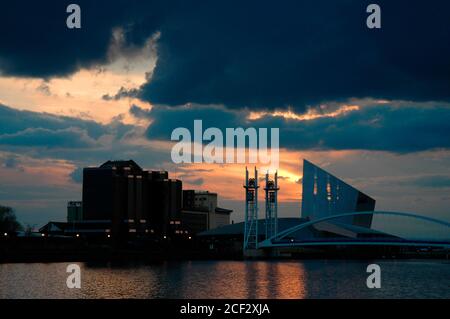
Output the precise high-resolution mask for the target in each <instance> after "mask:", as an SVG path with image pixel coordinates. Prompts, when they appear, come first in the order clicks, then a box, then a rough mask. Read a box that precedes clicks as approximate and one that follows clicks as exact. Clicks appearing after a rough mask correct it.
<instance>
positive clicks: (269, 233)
mask: <svg viewBox="0 0 450 319" xmlns="http://www.w3.org/2000/svg"><path fill="white" fill-rule="evenodd" d="M279 189H280V188H279V187H278V172H275V176H274V179H270V177H269V173H268V172H267V173H266V186H265V187H264V191H265V195H266V196H265V199H266V220H265V224H266V238H272V237H274V236H276V235H277V233H278V190H279Z"/></svg>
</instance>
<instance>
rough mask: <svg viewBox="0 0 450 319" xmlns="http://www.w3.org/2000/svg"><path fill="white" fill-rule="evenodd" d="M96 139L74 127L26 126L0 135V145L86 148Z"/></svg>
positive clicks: (94, 142) (93, 144)
mask: <svg viewBox="0 0 450 319" xmlns="http://www.w3.org/2000/svg"><path fill="white" fill-rule="evenodd" d="M96 144H97V143H96V141H95V140H93V139H92V138H90V137H89V136H88V135H87V133H86V131H83V130H80V129H79V128H76V127H70V128H67V129H62V130H49V129H45V128H28V129H26V130H23V131H20V132H18V133H14V134H3V135H0V145H13V146H33V147H48V148H54V147H57V148H87V147H95V146H96Z"/></svg>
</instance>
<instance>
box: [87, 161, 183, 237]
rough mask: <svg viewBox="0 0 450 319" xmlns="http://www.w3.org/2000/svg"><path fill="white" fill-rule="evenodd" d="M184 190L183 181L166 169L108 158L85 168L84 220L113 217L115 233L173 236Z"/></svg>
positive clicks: (112, 231)
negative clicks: (101, 162) (169, 174)
mask: <svg viewBox="0 0 450 319" xmlns="http://www.w3.org/2000/svg"><path fill="white" fill-rule="evenodd" d="M181 192H182V183H181V181H180V180H176V179H169V178H168V173H167V172H166V171H146V170H143V169H142V168H141V167H140V166H139V165H138V164H136V162H134V161H132V160H129V161H108V162H106V163H104V164H102V165H100V166H99V167H89V168H85V169H84V170H83V220H84V221H101V220H111V221H112V229H111V233H112V234H113V235H121V236H124V235H126V234H136V235H139V234H145V233H154V234H162V235H169V233H170V231H171V229H170V228H171V226H170V225H180V223H179V221H180V217H181V216H180V214H181V203H182V193H181ZM172 228H173V227H172Z"/></svg>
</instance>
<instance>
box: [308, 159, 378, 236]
mask: <svg viewBox="0 0 450 319" xmlns="http://www.w3.org/2000/svg"><path fill="white" fill-rule="evenodd" d="M374 209H375V200H374V199H373V198H371V197H369V196H367V195H366V194H364V193H362V192H360V191H359V190H357V189H356V188H354V187H352V186H350V185H348V184H347V183H345V182H344V181H342V180H340V179H339V178H337V177H335V176H333V175H331V174H330V173H328V172H326V171H324V170H323V169H321V168H320V167H318V166H316V165H314V164H313V163H311V162H309V161H307V160H304V161H303V196H302V217H303V218H308V219H310V220H314V219H318V218H322V217H327V216H331V215H336V214H343V213H350V212H361V211H373V210H374ZM340 222H342V223H346V224H351V225H357V226H362V227H367V228H370V226H371V225H372V215H363V216H348V218H342V219H340Z"/></svg>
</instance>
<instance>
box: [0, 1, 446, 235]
mask: <svg viewBox="0 0 450 319" xmlns="http://www.w3.org/2000/svg"><path fill="white" fill-rule="evenodd" d="M74 2H75V3H77V4H79V6H80V8H81V26H82V27H81V29H68V28H67V27H66V18H67V16H68V14H67V13H66V7H67V6H68V5H69V4H70V3H74ZM371 2H374V1H371ZM371 2H369V1H364V0H341V1H324V0H318V1H312V0H304V1H277V2H273V1H261V0H260V1H252V0H249V1H245V2H244V1H233V0H229V1H221V0H219V1H206V0H205V1H197V0H193V1H137V0H127V1H124V0H118V1H103V0H96V1H87V0H86V1H84V0H83V1H79V0H77V1H73V0H71V1H65V0H58V1H50V0H48V1H26V2H24V1H9V2H5V3H3V4H2V8H1V10H0V30H1V31H0V32H1V33H0V34H1V37H0V205H8V206H11V207H13V208H14V209H15V211H16V214H17V215H18V218H19V220H20V221H21V222H22V223H24V224H29V225H37V226H40V225H43V224H45V223H46V222H47V221H49V220H53V221H63V220H65V218H66V204H67V201H70V200H81V185H82V184H81V183H82V169H83V167H87V166H98V165H100V164H102V163H103V162H105V161H107V160H110V159H133V160H135V161H136V162H137V163H138V164H139V165H141V166H142V167H144V168H146V169H157V170H160V169H165V170H168V171H169V172H170V176H171V177H174V178H179V179H181V180H182V181H183V187H184V188H186V189H189V188H191V189H199V190H209V191H214V192H218V193H219V202H220V205H221V206H224V207H227V208H231V209H234V211H235V212H234V213H233V215H232V219H233V220H235V221H240V220H242V210H243V202H242V198H243V188H242V183H243V179H244V173H245V164H204V163H203V164H199V163H197V164H181V165H179V164H177V165H176V164H174V163H173V162H172V160H171V156H170V153H171V149H172V146H173V144H174V143H173V142H172V141H171V140H170V137H171V133H172V131H173V129H175V128H177V127H186V128H192V126H193V122H194V120H196V119H201V120H203V125H204V127H217V128H220V129H222V130H225V129H226V128H228V127H231V128H236V127H243V128H247V127H255V128H279V130H280V165H279V168H278V172H279V176H280V187H281V190H280V195H279V200H280V206H279V207H280V208H279V210H280V212H279V215H280V216H286V217H287V216H299V214H300V206H301V192H302V189H301V178H302V159H303V158H306V159H308V160H310V161H312V162H313V163H315V164H317V165H319V166H321V167H322V168H324V169H325V170H327V171H330V173H332V174H333V175H336V176H338V177H340V178H342V179H343V180H345V181H346V182H348V183H350V184H351V185H353V186H355V187H356V188H358V189H360V190H362V191H363V192H364V193H366V194H369V195H370V196H371V197H373V198H375V199H376V200H377V206H376V208H377V210H389V211H404V212H415V213H418V214H423V215H427V216H431V217H436V218H440V219H443V220H447V221H450V211H449V207H450V192H449V190H450V59H449V57H450V41H448V39H449V38H450V26H449V22H448V21H450V3H448V1H444V0H443V1H439V0H433V1H428V2H426V5H425V2H424V1H404V0H396V1H376V3H377V4H379V5H380V7H381V10H382V11H381V12H382V15H381V21H382V27H381V29H368V28H367V26H366V18H367V16H368V14H367V13H366V7H367V5H368V4H369V3H371ZM249 166H251V165H249ZM261 173H264V172H261Z"/></svg>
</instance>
